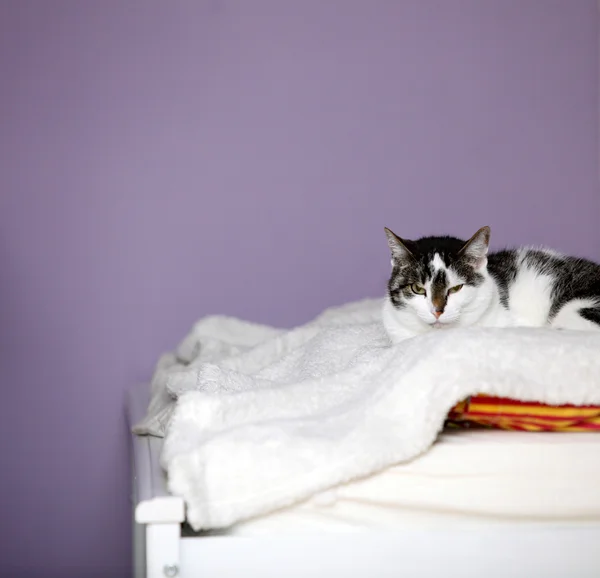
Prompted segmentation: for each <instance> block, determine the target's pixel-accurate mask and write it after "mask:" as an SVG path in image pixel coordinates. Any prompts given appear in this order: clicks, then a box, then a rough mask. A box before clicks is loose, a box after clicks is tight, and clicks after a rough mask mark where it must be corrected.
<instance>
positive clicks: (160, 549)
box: [135, 496, 185, 578]
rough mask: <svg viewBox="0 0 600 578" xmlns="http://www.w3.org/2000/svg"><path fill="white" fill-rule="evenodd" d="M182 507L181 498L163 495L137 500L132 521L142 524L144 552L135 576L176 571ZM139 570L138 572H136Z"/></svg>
mask: <svg viewBox="0 0 600 578" xmlns="http://www.w3.org/2000/svg"><path fill="white" fill-rule="evenodd" d="M184 520H185V508H184V504H183V500H182V499H181V498H177V497H173V496H164V497H159V498H153V499H151V500H146V501H143V502H140V503H139V504H138V505H137V506H136V508H135V522H136V524H143V525H144V526H145V537H144V538H145V548H144V550H145V553H144V555H143V556H141V558H142V560H138V561H137V564H140V563H142V564H144V565H145V569H143V570H145V572H144V571H143V570H142V569H137V568H136V575H141V576H145V577H146V578H165V577H167V578H173V577H174V576H179V574H180V568H181V566H180V557H179V547H180V543H181V523H182V522H183V521H184ZM138 571H139V573H138Z"/></svg>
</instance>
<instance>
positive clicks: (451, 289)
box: [448, 285, 463, 293]
mask: <svg viewBox="0 0 600 578" xmlns="http://www.w3.org/2000/svg"><path fill="white" fill-rule="evenodd" d="M462 288H463V286H462V285H455V286H454V287H450V289H448V293H458V292H459V291H460V290H461V289H462Z"/></svg>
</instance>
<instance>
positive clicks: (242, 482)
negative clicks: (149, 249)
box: [134, 300, 600, 530]
mask: <svg viewBox="0 0 600 578" xmlns="http://www.w3.org/2000/svg"><path fill="white" fill-rule="evenodd" d="M382 303H383V302H382V301H381V300H368V301H361V302H357V303H351V304H349V305H346V306H343V307H339V308H333V309H329V310H327V311H325V312H324V313H323V314H322V315H321V316H319V317H318V318H317V319H315V320H314V321H312V322H311V323H309V324H307V325H304V326H301V327H298V328H296V329H293V330H291V331H282V330H279V329H274V328H271V327H265V326H259V325H254V324H250V323H247V322H244V321H239V320H235V319H231V318H221V317H210V318H207V319H204V320H201V321H200V322H198V323H197V324H196V326H195V327H194V329H193V331H192V332H191V333H190V335H189V336H188V337H187V338H186V339H185V340H184V342H183V343H182V345H181V346H180V348H179V349H178V351H177V352H176V354H175V355H167V356H164V357H163V358H162V359H161V362H160V363H159V366H158V368H157V372H156V374H155V379H154V380H153V386H152V401H151V404H150V407H149V411H148V415H147V417H146V418H145V419H144V420H143V421H142V422H141V423H140V424H138V425H137V426H136V428H134V431H135V432H136V433H146V434H152V435H162V434H163V433H164V431H165V430H164V428H165V426H166V435H165V441H164V447H163V453H162V465H163V467H164V468H165V469H166V470H167V473H168V479H169V489H170V491H171V492H172V493H173V494H175V495H179V496H181V497H183V499H184V500H185V502H186V505H187V519H188V521H189V523H190V525H191V526H192V527H193V528H194V529H195V530H201V529H212V528H222V527H227V526H229V525H231V524H234V523H236V522H238V521H241V520H245V519H249V518H252V517H255V516H259V515H262V514H267V513H269V512H271V511H274V510H276V509H279V508H282V507H285V506H288V505H292V504H294V503H296V502H299V501H301V500H304V499H307V498H309V497H311V496H312V495H314V494H317V493H319V492H321V491H324V490H327V489H329V488H332V487H335V486H336V485H339V484H342V483H345V482H348V481H351V480H354V479H358V478H361V477H365V476H368V475H371V474H374V473H376V472H379V471H381V470H383V469H385V468H387V467H389V466H391V465H394V464H398V463H401V462H405V461H408V460H412V459H414V458H416V457H417V456H419V455H420V454H423V453H424V452H426V451H427V449H428V448H429V447H430V446H431V445H432V444H433V443H434V441H435V439H436V436H437V434H438V433H439V432H440V430H441V429H442V427H443V424H444V421H445V418H446V416H447V413H448V411H449V410H450V409H451V408H452V406H454V405H455V404H456V403H457V402H458V401H460V400H462V399H464V398H465V397H467V396H469V395H472V394H476V393H487V394H493V395H500V396H505V397H510V398H514V399H520V400H524V401H540V402H546V403H550V404H563V403H572V404H577V405H585V404H600V333H593V332H589V333H588V332H583V331H559V330H554V329H545V328H506V329H500V328H461V329H449V330H448V329H442V330H437V331H431V332H430V333H428V334H425V335H421V336H418V337H414V338H411V339H407V340H405V341H403V342H401V343H398V344H395V345H392V344H391V342H390V340H389V338H388V336H387V334H386V333H385V330H384V328H383V324H382V322H381V307H382ZM174 400H177V401H176V402H175V401H174ZM557 435H560V434H557Z"/></svg>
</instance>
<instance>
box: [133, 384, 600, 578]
mask: <svg viewBox="0 0 600 578" xmlns="http://www.w3.org/2000/svg"><path fill="white" fill-rule="evenodd" d="M148 397H149V388H148V386H146V385H140V386H137V387H135V388H133V389H131V390H130V392H129V396H128V403H127V407H128V420H129V423H130V425H131V424H134V423H136V422H137V421H138V420H139V419H140V418H141V417H142V416H143V415H144V412H145V411H146V408H147V406H148ZM131 443H132V457H133V464H132V487H133V496H132V503H133V529H134V570H135V576H136V577H139V578H141V577H150V578H156V577H159V576H180V577H198V578H216V577H219V578H221V577H229V576H232V577H233V576H242V575H247V576H253V577H264V578H267V577H269V578H270V577H273V578H274V577H281V576H285V577H301V576H302V577H304V576H315V577H320V576H323V577H324V576H328V577H332V576H349V577H359V576H369V577H370V576H373V577H380V576H381V577H386V576H400V575H403V576H404V575H405V576H411V577H417V578H418V577H426V576H441V575H448V576H462V577H465V576H480V575H482V574H485V576H486V577H488V578H493V577H496V576H498V577H500V576H503V577H508V576H511V577H513V576H515V577H518V576H522V577H523V578H532V577H534V576H545V577H547V576H555V577H557V578H558V577H561V578H562V577H567V576H568V577H569V578H576V577H587V576H589V577H592V576H594V577H597V576H600V549H598V547H597V545H598V544H599V543H600V483H598V479H599V478H600V475H599V474H600V460H598V456H599V455H600V435H597V434H594V433H531V432H503V431H493V430H483V429H478V428H476V429H473V430H449V431H445V432H444V433H443V434H442V435H441V436H440V438H439V440H438V442H437V443H436V444H435V445H434V447H433V448H432V449H431V450H430V451H429V452H428V453H427V454H426V455H424V456H422V457H421V458H419V459H417V460H415V461H413V462H411V463H408V464H404V465H401V466H396V467H392V468H389V469H388V470H386V471H385V472H382V473H380V474H378V475H375V476H372V477H369V478H366V479H364V480H359V481H357V482H353V483H351V484H347V485H344V486H340V487H338V488H336V489H334V490H331V491H328V492H324V493H321V494H319V495H317V496H315V497H314V498H312V499H311V500H308V501H306V502H304V503H301V504H298V505H296V506H294V507H291V508H286V509H284V510H281V511H278V512H275V513H272V514H270V515H267V516H262V517H260V518H257V519H255V520H250V521H247V522H244V523H239V524H236V525H234V526H233V527H231V528H228V529H226V530H220V531H213V532H203V533H196V532H194V531H192V530H191V528H190V527H189V526H188V525H187V524H186V520H185V505H184V503H183V501H182V500H181V499H180V498H178V497H175V496H171V495H169V492H168V490H167V486H166V479H165V474H164V472H163V471H162V469H161V467H160V465H159V461H158V457H159V454H160V451H161V444H162V439H161V438H157V437H152V436H134V435H132V436H131Z"/></svg>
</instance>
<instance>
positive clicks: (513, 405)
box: [447, 395, 600, 432]
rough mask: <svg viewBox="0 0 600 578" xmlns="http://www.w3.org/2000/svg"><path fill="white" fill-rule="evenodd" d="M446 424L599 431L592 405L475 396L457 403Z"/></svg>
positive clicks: (599, 418) (598, 417) (598, 410)
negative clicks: (553, 403) (556, 403)
mask: <svg viewBox="0 0 600 578" xmlns="http://www.w3.org/2000/svg"><path fill="white" fill-rule="evenodd" d="M447 423H448V425H451V426H467V427H468V426H470V425H471V424H477V425H481V426H487V427H492V428H499V429H504V430H518V431H570V432H576V431H579V432H583V431H598V432H600V407H599V406H594V405H586V406H575V405H569V404H565V405H559V406H553V405H548V404H545V403H536V402H525V401H518V400H515V399H505V398H502V397H495V396H492V395H476V396H472V397H469V398H468V399H466V400H463V401H461V402H460V403H458V404H456V405H455V406H454V407H453V408H452V409H451V410H450V414H449V415H448V422H447Z"/></svg>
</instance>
